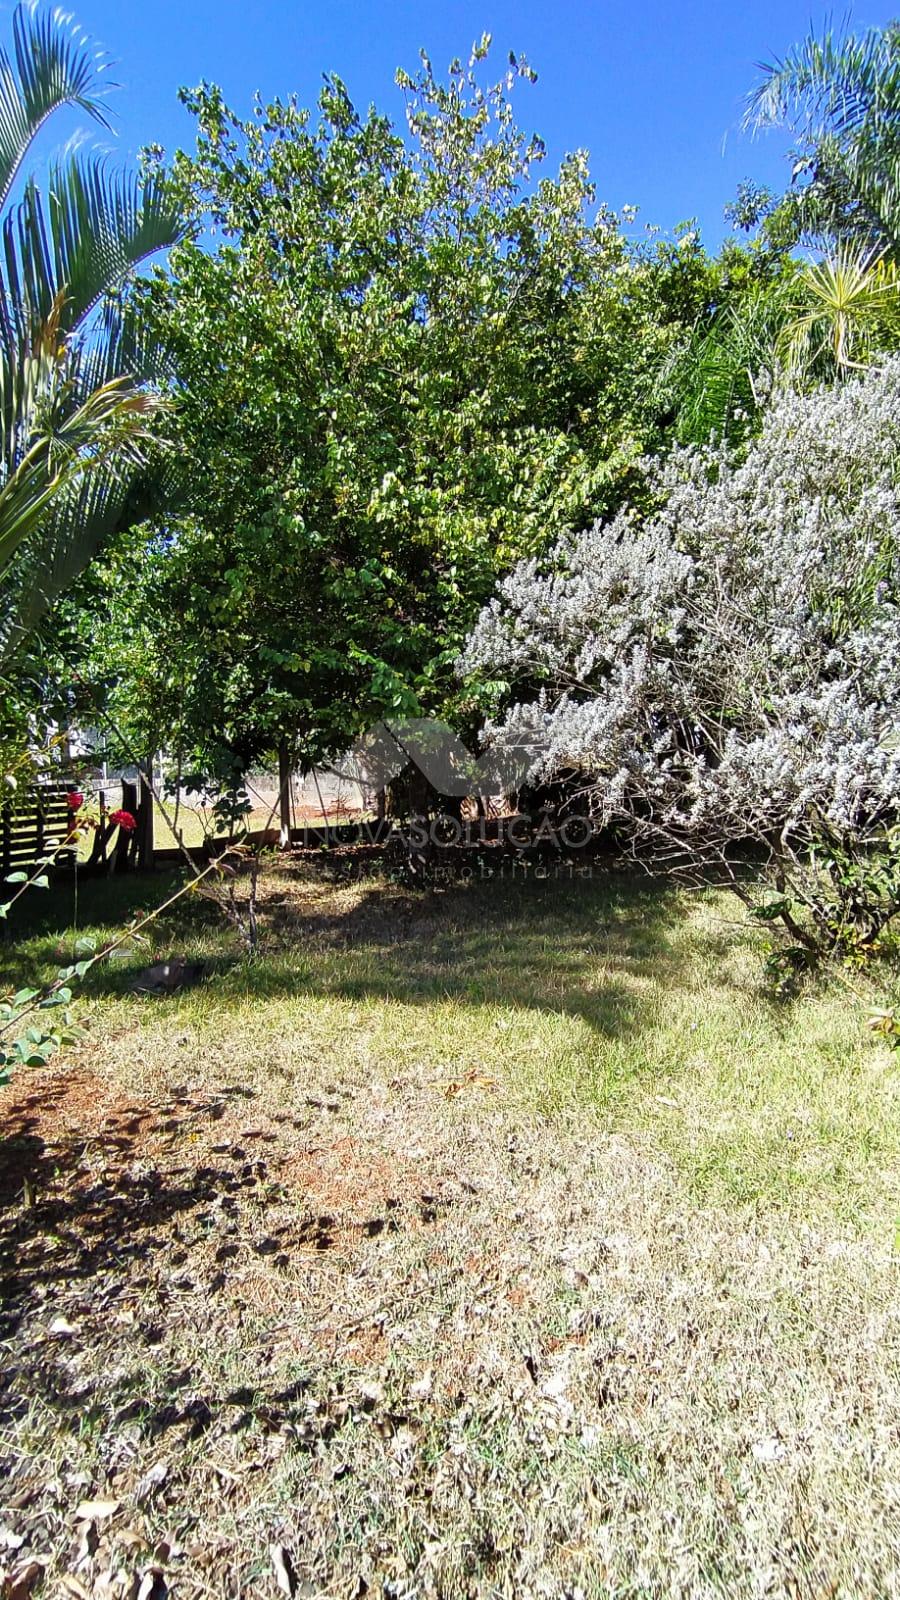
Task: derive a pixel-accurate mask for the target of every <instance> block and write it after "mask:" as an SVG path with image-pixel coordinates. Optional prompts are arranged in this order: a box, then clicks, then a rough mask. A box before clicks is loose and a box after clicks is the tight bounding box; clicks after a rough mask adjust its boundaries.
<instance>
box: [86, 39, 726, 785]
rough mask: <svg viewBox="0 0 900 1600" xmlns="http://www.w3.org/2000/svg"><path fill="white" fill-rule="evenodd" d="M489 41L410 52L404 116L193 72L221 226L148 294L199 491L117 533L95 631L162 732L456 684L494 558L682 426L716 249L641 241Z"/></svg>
mask: <svg viewBox="0 0 900 1600" xmlns="http://www.w3.org/2000/svg"><path fill="white" fill-rule="evenodd" d="M487 48H488V41H487V40H483V41H482V42H481V43H480V44H479V45H478V46H477V47H476V49H475V50H474V51H473V54H472V57H471V59H470V60H469V62H468V63H467V64H463V63H460V62H455V63H453V65H452V66H451V69H450V72H449V76H448V78H447V80H446V81H445V82H442V81H439V80H438V79H437V78H436V77H435V75H434V72H433V70H432V67H431V64H430V63H429V62H428V60H427V58H424V57H423V61H422V66H421V70H420V71H419V73H418V74H417V75H416V76H415V77H411V76H409V75H406V74H403V73H401V74H400V75H399V78H398V81H399V83H400V86H401V88H402V90H403V93H404V95H405V98H406V110H407V138H406V139H404V138H402V137H401V135H400V133H399V132H398V131H397V130H396V129H395V128H394V127H393V126H392V125H391V123H390V122H389V121H388V120H387V119H386V118H385V117H384V116H382V115H380V114H379V113H378V112H377V111H374V110H373V111H370V112H369V113H368V114H367V115H366V116H364V117H363V116H360V115H359V114H358V113H357V112H356V110H355V109H354V107H353V106H352V104H351V103H350V101H349V99H348V96H347V93H346V90H345V89H344V87H343V85H342V84H341V83H340V82H339V80H337V79H333V78H332V79H329V80H327V82H326V84H325V88H324V90H323V92H322V95H321V98H320V102H319V112H318V119H315V118H314V117H313V116H312V115H311V114H310V113H309V112H307V111H304V110H302V109H301V108H300V107H299V106H298V105H297V104H296V103H295V102H294V101H289V102H287V103H282V102H276V103H274V104H271V105H265V104H263V103H261V102H259V103H257V105H256V106H255V108H254V114H253V116H252V117H251V118H250V119H248V120H241V119H240V118H239V117H237V116H236V115H234V114H233V113H232V112H231V111H229V110H228V108H227V107H226V106H225V104H224V102H223V100H222V97H221V94H220V93H219V91H218V90H216V89H214V88H210V87H207V86H203V87H201V88H200V89H198V90H196V91H193V92H190V93H186V94H185V95H184V99H185V102H186V104H187V105H188V107H189V109H190V110H191V111H192V112H193V113H194V115H195V117H196V119H197V124H198V140H197V149H196V153H195V154H193V155H190V156H188V155H184V154H182V155H179V156H177V157H176V159H175V162H174V165H173V172H172V177H173V181H174V183H175V185H176V187H177V189H178V190H179V192H180V193H181V195H182V196H183V197H184V203H185V205H186V207H187V208H188V210H189V212H190V214H191V216H192V218H193V220H194V224H195V228H196V229H197V230H200V229H206V228H209V229H210V230H211V232H212V235H213V244H214V247H213V248H212V249H210V248H208V242H207V241H204V242H203V243H201V242H200V240H199V239H198V238H194V239H191V240H189V241H187V242H185V243H184V244H182V245H180V246H179V247H178V248H177V249H176V250H174V251H173V252H172V257H171V272H170V275H169V276H168V277H167V278H162V277H160V278H159V279H158V281H157V283H156V284H155V286H154V288H153V290H152V292H151V293H150V294H149V295H148V297H147V301H148V303H147V306H146V309H147V312H148V315H149V316H150V318H151V320H152V326H153V327H154V329H155V330H156V331H157V333H158V336H159V337H160V338H161V339H163V340H165V341H166V342H167V343H171V345H172V347H173V349H174V351H175V355H176V359H177V364H178V373H179V382H178V387H177V390H176V394H175V409H174V412H173V416H172V419H171V428H172V436H173V438H174V439H176V440H177V442H178V444H179V447H180V448H181V450H182V452H183V457H184V459H185V460H186V461H188V462H189V463H191V470H190V473H189V475H188V481H187V483H186V485H185V493H186V508H185V515H184V516H183V517H181V518H180V519H179V520H178V521H177V523H171V524H167V525H164V526H158V527H157V528H156V530H155V531H154V534H153V538H152V541H151V543H150V544H149V546H148V547H147V549H146V550H141V551H140V552H139V553H138V554H134V553H133V552H129V551H128V550H123V551H122V552H121V553H120V555H119V557H118V558H117V560H116V562H115V564H114V565H112V566H111V567H110V569H109V573H108V576H107V580H106V581H107V583H108V590H109V596H110V598H111V600H112V601H113V607H114V612H115V614H116V615H118V617H119V618H120V621H119V622H118V623H117V622H115V620H114V622H113V624H112V628H113V633H114V637H112V636H111V635H110V631H109V629H106V630H105V631H104V630H103V629H100V630H93V629H92V632H93V634H94V644H95V646H96V645H97V643H98V641H102V644H103V659H104V661H105V662H107V663H109V662H113V661H115V660H118V661H119V662H120V663H121V676H120V679H119V683H120V690H119V693H118V699H117V700H116V704H117V707H118V711H117V715H119V716H121V717H122V718H124V719H128V718H129V717H130V718H131V720H132V725H133V724H134V720H135V716H136V715H137V717H138V719H139V721H140V724H141V725H140V729H139V731H138V732H137V733H136V735H135V737H136V739H139V740H140V741H142V743H143V747H144V748H147V747H149V746H150V745H152V744H154V743H157V742H164V743H166V744H167V745H169V746H170V747H171V744H172V742H173V740H174V741H176V742H177V743H178V745H179V746H180V747H181V748H183V749H184V751H185V752H186V756H187V758H188V760H189V761H196V762H197V763H198V764H199V765H200V766H203V767H205V768H206V769H207V770H210V769H215V768H218V769H220V770H224V769H225V768H227V767H228V766H229V765H230V764H231V765H235V764H236V765H237V766H238V767H241V766H245V765H246V764H247V763H248V762H250V761H251V760H254V759H258V758H262V757H265V756H268V755H269V754H270V753H271V752H272V751H273V750H274V749H275V747H276V746H278V745H279V744H281V743H282V742H284V741H287V742H288V743H289V744H290V745H291V746H292V747H293V748H294V749H295V750H296V751H297V752H298V754H299V757H300V759H301V760H305V761H308V762H313V761H315V760H318V759H321V757H322V756H323V755H324V754H327V753H328V752H329V751H334V750H339V749H341V748H343V747H346V745H347V744H348V743H349V742H351V741H352V738H353V737H354V736H355V734H356V732H357V731H358V729H359V728H360V727H362V726H364V725H365V724H366V723H367V722H368V721H370V720H372V719H374V718H376V717H377V716H380V715H383V714H385V713H386V712H387V713H389V712H391V711H394V712H396V711H399V710H403V711H415V710H423V711H428V710H431V709H434V708H437V707H440V708H441V709H444V710H446V709H447V708H448V696H449V697H451V703H452V695H453V694H454V693H458V691H457V690H456V689H455V686H454V680H453V674H452V661H453V659H454V656H455V653H456V650H457V648H458V646H459V643H460V641H461V639H462V638H463V636H464V634H465V630H466V628H467V626H468V625H469V623H470V621H471V618H472V617H473V615H474V614H475V612H476V611H477V608H478V606H479V605H480V604H481V603H482V602H483V601H484V599H485V598H486V596H487V595H488V594H489V593H490V591H491V588H492V586H493V583H494V580H495V578H496V575H497V573H498V572H500V571H503V570H505V569H506V568H507V567H508V566H509V565H510V564H511V563H512V562H513V561H514V560H515V559H516V558H517V557H519V556H521V555H523V554H526V553H528V552H530V551H533V550H536V549H539V548H543V547H544V545H545V544H546V542H547V541H548V540H549V539H552V538H553V537H554V536H555V535H556V534H557V533H559V532H560V531H561V530H562V529H564V528H566V527H570V526H573V525H574V526H579V525H583V524H584V523H585V522H588V521H590V520H591V519H592V517H594V516H596V515H597V514H599V513H600V512H602V511H604V510H609V509H612V508H613V507H615V505H617V504H618V503H619V501H620V500H621V497H622V495H623V494H624V493H625V492H626V489H627V486H628V484H629V482H630V481H631V479H632V477H633V474H634V466H635V462H636V460H637V459H638V458H639V457H640V456H641V455H642V454H643V452H644V451H645V450H646V449H647V448H648V447H649V446H651V445H656V444H657V443H658V442H659V441H660V440H661V439H662V437H663V436H664V434H665V431H666V428H667V427H668V426H670V425H671V418H670V416H669V413H670V409H671V407H670V400H669V397H668V395H667V394H665V393H664V392H663V390H662V389H661V387H660V385H659V383H658V378H659V374H660V370H661V367H662V364H663V363H664V361H665V359H666V358H667V356H668V354H669V353H670V351H671V349H672V348H673V345H674V343H675V342H676V341H677V340H678V339H680V338H681V337H682V336H683V333H684V330H685V328H687V327H690V326H692V325H693V324H694V322H695V320H696V318H697V316H698V315H700V314H703V312H704V310H707V309H708V307H709V304H710V267H709V263H708V261H707V258H706V257H705V255H704V254H703V252H702V249H701V248H700V246H699V242H698V241H697V240H696V239H695V238H694V237H693V236H691V237H688V236H687V235H685V236H684V237H683V238H682V239H680V240H679V241H678V242H677V243H675V244H672V245H668V244H666V245H664V244H657V243H654V242H653V241H652V240H651V241H650V242H648V243H647V244H645V245H644V246H643V247H641V248H639V249H635V248H633V247H630V246H629V245H628V243H627V242H626V239H625V237H624V235H623V232H622V230H621V227H620V225H619V221H618V219H617V218H616V217H614V216H613V215H612V214H611V213H610V212H609V211H608V210H607V209H606V208H604V207H602V206H600V207H597V206H596V202H595V196H594V192H593V188H592V185H591V182H590V177H589V173H588V167H587V160H586V157H585V156H584V154H583V153H581V152H576V153H575V154H573V155H571V156H569V157H567V158H566V160H565V161H564V163H563V165H562V167H561V169H560V170H559V172H558V173H557V174H556V176H554V177H544V176H541V166H540V164H541V161H542V159H543V154H544V152H543V147H542V145H541V143H540V141H539V140H538V139H536V138H534V137H530V136H527V135H525V134H524V133H523V132H522V130H521V128H520V126H519V125H518V123H517V122H516V120H515V118H514V116H513V110H512V99H511V96H512V91H513V89H514V86H515V84H516V82H517V80H522V79H526V80H527V79H529V78H530V77H531V76H532V74H531V72H530V69H529V68H528V67H527V65H526V64H525V63H524V62H523V61H521V60H518V59H516V58H511V60H510V63H509V67H508V70H507V71H506V72H505V74H504V76H503V77H502V78H501V79H500V80H499V81H496V82H493V83H489V84H487V85H486V86H485V85H484V84H483V82H482V77H483V73H482V66H483V62H484V59H485V56H486V54H487ZM628 220H629V221H630V220H631V218H630V216H629V218H628ZM126 635H127V638H126ZM113 694H114V699H115V694H116V691H115V686H113ZM455 709H456V711H457V712H459V711H460V709H461V708H460V706H459V705H456V707H455Z"/></svg>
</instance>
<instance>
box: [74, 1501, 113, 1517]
mask: <svg viewBox="0 0 900 1600" xmlns="http://www.w3.org/2000/svg"><path fill="white" fill-rule="evenodd" d="M121 1505H122V1502H121V1500H82V1502H81V1504H80V1506H79V1507H78V1509H77V1510H76V1512H75V1515H76V1517H77V1518H78V1520H79V1522H102V1521H104V1519H105V1518H106V1517H114V1516H115V1514H116V1512H117V1511H118V1510H119V1509H120V1507H121Z"/></svg>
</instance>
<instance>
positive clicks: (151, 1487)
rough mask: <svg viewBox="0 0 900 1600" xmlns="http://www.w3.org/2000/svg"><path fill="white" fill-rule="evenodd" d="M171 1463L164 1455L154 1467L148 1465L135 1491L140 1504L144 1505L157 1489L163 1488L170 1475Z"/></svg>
mask: <svg viewBox="0 0 900 1600" xmlns="http://www.w3.org/2000/svg"><path fill="white" fill-rule="evenodd" d="M170 1465H171V1463H170V1462H169V1460H168V1459H167V1458H165V1457H164V1458H163V1459H162V1460H160V1461H155V1462H154V1463H153V1466H152V1467H148V1469H147V1471H146V1472H145V1473H144V1475H143V1477H142V1478H141V1479H140V1481H139V1483H138V1486H137V1490H136V1492H135V1499H136V1500H137V1503H138V1505H143V1503H144V1501H145V1500H149V1499H150V1498H151V1497H152V1496H153V1495H154V1494H155V1493H156V1491H157V1489H159V1488H161V1486H162V1485H163V1484H164V1483H165V1481H166V1478H167V1477H168V1476H169V1467H170Z"/></svg>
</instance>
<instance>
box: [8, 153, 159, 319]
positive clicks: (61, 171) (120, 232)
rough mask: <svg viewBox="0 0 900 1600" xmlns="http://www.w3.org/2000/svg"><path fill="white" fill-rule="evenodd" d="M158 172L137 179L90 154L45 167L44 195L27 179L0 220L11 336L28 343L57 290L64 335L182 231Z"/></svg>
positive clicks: (44, 316) (45, 316)
mask: <svg viewBox="0 0 900 1600" xmlns="http://www.w3.org/2000/svg"><path fill="white" fill-rule="evenodd" d="M183 231H184V230H183V225H182V222H181V218H180V215H179V212H178V208H177V207H176V205H175V204H174V202H173V199H172V196H171V194H170V192H169V190H168V189H167V187H166V185H165V184H164V182H162V180H160V179H159V178H155V177H154V178H151V179H149V180H148V181H146V182H144V183H142V182H140V181H139V180H138V179H137V178H135V177H132V176H130V175H128V174H126V173H121V172H110V170H109V169H108V168H107V166H106V165H105V163H103V162H101V161H98V160H96V159H95V158H90V157H89V158H87V159H81V158H76V159H73V160H71V161H69V162H67V163H66V164H65V165H64V166H57V167H55V168H53V169H52V171H51V175H50V182H49V188H48V194H47V199H46V201H45V199H44V197H43V196H42V195H41V194H40V192H39V191H38V189H37V187H36V185H35V184H34V183H33V182H31V183H29V184H28V185H27V187H26V189H25V194H24V197H23V199H22V202H21V204H20V205H19V206H17V207H16V208H15V210H14V211H12V212H10V213H9V214H8V215H7V216H6V218H5V219H4V223H3V236H2V245H3V253H2V261H3V270H4V277H5V281H6V285H7V292H8V301H9V303H10V305H11V306H12V307H14V308H16V309H15V312H14V313H11V317H12V316H14V317H15V322H16V323H17V324H18V325H17V326H15V327H13V328H12V329H11V330H10V334H11V337H14V338H15V339H17V340H18V342H20V343H21V342H30V343H32V344H33V342H34V340H35V338H36V337H38V336H39V333H40V330H41V329H42V327H43V325H44V323H45V321H46V318H47V317H48V315H49V313H50V308H51V307H52V306H53V304H54V303H55V301H56V299H57V296H59V295H60V294H63V296H64V303H63V310H62V318H61V328H62V332H63V334H64V335H71V334H72V333H73V332H74V331H75V330H77V329H78V328H79V327H80V326H81V325H82V324H83V323H84V322H85V321H86V319H87V318H88V317H89V316H90V314H91V312H92V311H93V310H94V309H95V308H96V306H97V305H98V304H99V302H100V301H101V300H102V299H103V298H104V296H106V295H107V294H109V293H110V292H112V291H113V290H115V289H116V287H117V286H118V285H120V284H121V283H122V281H123V279H124V278H126V277H127V275H128V274H129V273H130V272H131V271H133V270H134V268H135V267H137V266H139V265H140V263H141V262H142V261H144V260H146V259H147V257H148V256H151V255H153V254H155V253H156V252H157V251H158V250H165V249H168V248H169V247H170V246H171V245H173V244H175V243H176V242H177V241H178V239H179V238H181V236H182V233H183Z"/></svg>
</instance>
